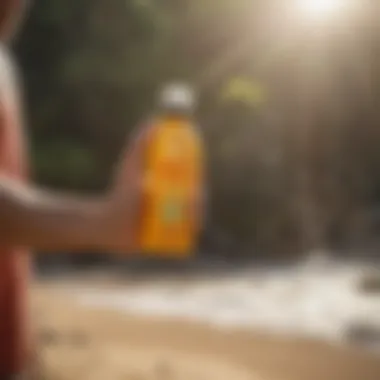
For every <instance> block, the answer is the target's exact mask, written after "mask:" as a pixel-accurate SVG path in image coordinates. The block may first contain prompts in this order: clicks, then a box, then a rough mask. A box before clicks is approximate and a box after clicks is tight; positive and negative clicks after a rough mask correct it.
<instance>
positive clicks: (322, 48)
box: [15, 0, 380, 255]
mask: <svg viewBox="0 0 380 380" xmlns="http://www.w3.org/2000/svg"><path fill="white" fill-rule="evenodd" d="M285 3H286V4H287V3H288V2H283V1H282V2H279V1H275V0H235V1H228V0H203V1H200V0H129V1H126V0H39V1H37V2H35V4H34V6H33V9H32V11H31V13H30V15H29V17H28V20H27V24H26V26H25V28H24V30H23V32H22V35H21V36H20V39H19V41H18V42H17V44H16V46H15V52H16V55H17V57H18V60H19V63H20V66H21V69H22V73H23V76H24V82H25V87H26V104H27V113H28V120H29V125H28V129H29V132H30V135H31V142H32V143H31V154H32V157H33V167H34V176H35V178H36V180H37V181H38V182H40V183H43V184H45V185H49V186H51V187H58V188H61V189H62V188H65V189H70V190H73V189H74V190H78V191H79V190H86V191H89V190H91V191H98V190H101V189H102V188H104V186H105V184H106V183H107V181H108V180H109V178H110V176H111V174H112V165H113V163H114V162H115V160H116V159H117V155H118V154H119V152H120V149H121V147H122V146H123V145H124V142H125V139H127V138H128V136H129V135H130V133H131V132H132V131H133V130H134V128H135V127H136V124H137V123H138V122H139V121H140V120H141V119H143V118H144V117H146V116H147V115H149V113H150V112H151V111H152V99H153V97H154V94H155V90H156V89H157V87H158V86H160V85H161V84H162V83H165V81H167V80H172V79H186V80H189V81H190V82H191V83H192V84H194V86H195V87H196V88H197V89H198V90H199V95H200V108H199V113H198V120H199V122H200V125H201V127H202V131H203V134H204V136H205V140H206V143H207V153H208V171H209V185H210V210H209V221H208V225H207V228H206V235H207V234H209V235H210V236H213V238H210V236H209V238H210V239H211V240H213V239H214V240H219V241H224V240H226V239H227V240H228V241H230V242H233V243H231V244H232V246H235V247H239V249H236V250H235V253H234V254H235V255H237V254H238V253H237V252H240V253H241V254H248V255H250V254H255V255H257V254H264V253H265V254H269V253H280V254H285V255H286V254H289V253H292V252H293V253H294V252H299V251H303V250H307V249H315V248H329V247H331V246H335V245H339V244H342V243H345V242H350V241H352V239H353V238H355V239H359V240H360V239H365V238H366V236H367V235H368V233H369V228H370V227H369V226H370V224H371V218H372V216H371V215H372V214H374V212H372V210H376V208H377V204H378V203H379V201H380V149H379V146H380V128H379V125H378V124H379V112H380V111H379V110H380V108H379V96H378V95H379V92H380V81H379V78H380V62H379V59H380V54H379V46H380V45H379V42H380V41H379V37H380V34H379V31H378V28H379V26H378V23H377V22H376V14H377V10H376V9H375V8H376V7H378V6H377V5H376V4H370V3H368V4H367V3H366V2H365V1H362V2H360V4H361V6H360V7H359V8H360V9H359V10H356V11H355V12H351V13H350V14H349V15H347V17H346V18H342V19H341V20H339V22H336V23H335V24H334V23H333V25H329V26H327V25H325V26H324V27H322V28H318V27H316V26H315V27H311V28H307V25H303V23H302V22H297V20H295V15H294V14H295V13H296V12H293V11H292V9H290V8H291V7H289V9H287V8H286V5H284V4H285ZM289 3H290V2H289ZM373 3H375V2H373ZM342 12H343V10H342ZM302 28H304V29H302ZM366 234H367V235H366ZM349 237H350V238H349ZM210 239H205V241H208V240H210ZM223 239H224V240H223ZM350 239H351V240H350ZM253 248H257V249H256V250H253ZM252 252H255V253H252Z"/></svg>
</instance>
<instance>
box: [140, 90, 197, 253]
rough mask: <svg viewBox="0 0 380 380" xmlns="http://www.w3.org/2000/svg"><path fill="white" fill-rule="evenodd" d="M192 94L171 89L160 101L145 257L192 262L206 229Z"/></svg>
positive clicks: (151, 143) (151, 152)
mask: <svg viewBox="0 0 380 380" xmlns="http://www.w3.org/2000/svg"><path fill="white" fill-rule="evenodd" d="M192 108H193V99H192V94H191V91H190V90H189V89H187V88H186V87H180V86H171V87H168V88H167V89H165V90H164V92H163V94H162V95H161V98H160V108H159V112H158V115H157V116H156V118H155V119H154V120H153V123H154V125H153V128H152V132H151V133H152V134H151V136H150V138H149V140H148V144H147V148H146V155H145V162H144V165H145V182H144V186H145V189H144V194H143V204H142V212H141V224H140V230H139V236H138V240H139V248H140V251H141V253H142V254H143V255H146V256H155V257H157V256H159V257H167V258H178V259H181V258H187V257H189V256H191V255H192V253H193V252H194V249H195V247H196V244H197V240H198V233H199V230H200V227H201V226H200V224H201V220H200V211H201V210H200V209H199V207H202V206H201V205H200V203H199V201H200V196H201V192H202V189H203V173H202V172H203V164H204V163H203V151H202V143H201V137H200V135H199V131H198V130H197V129H196V127H195V125H194V124H193V121H192V117H191V113H192V112H191V111H192Z"/></svg>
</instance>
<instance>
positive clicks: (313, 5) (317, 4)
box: [299, 0, 344, 20]
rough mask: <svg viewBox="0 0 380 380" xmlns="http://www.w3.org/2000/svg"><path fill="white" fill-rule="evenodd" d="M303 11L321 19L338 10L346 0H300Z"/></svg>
mask: <svg viewBox="0 0 380 380" xmlns="http://www.w3.org/2000/svg"><path fill="white" fill-rule="evenodd" d="M299 5H300V9H301V12H302V13H303V14H304V15H305V16H307V17H309V18H312V19H316V20H321V19H325V18H327V17H330V16H331V15H332V14H334V13H336V12H338V11H339V10H340V9H341V8H342V6H343V5H344V0H299Z"/></svg>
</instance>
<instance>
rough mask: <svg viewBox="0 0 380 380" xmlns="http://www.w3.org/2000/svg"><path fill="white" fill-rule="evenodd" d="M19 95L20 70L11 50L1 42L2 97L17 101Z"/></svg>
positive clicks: (0, 87)
mask: <svg viewBox="0 0 380 380" xmlns="http://www.w3.org/2000/svg"><path fill="white" fill-rule="evenodd" d="M17 97H18V72H17V69H16V65H15V63H14V61H13V58H12V55H11V54H10V52H9V50H8V49H7V48H6V47H5V46H3V45H1V44H0V99H1V101H2V102H4V101H5V100H10V101H15V100H16V98H17Z"/></svg>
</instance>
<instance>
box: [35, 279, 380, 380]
mask: <svg viewBox="0 0 380 380" xmlns="http://www.w3.org/2000/svg"><path fill="white" fill-rule="evenodd" d="M33 306H34V316H35V317H34V322H35V327H36V329H37V331H38V351H39V361H40V367H41V369H42V372H43V375H44V377H43V378H44V379H45V378H46V379H47V380H69V379H70V380H73V379H84V380H119V379H120V380H211V379H215V380H246V379H247V380H256V379H257V380H379V379H380V358H379V357H378V356H375V355H374V354H371V353H368V352H364V351H360V350H359V349H355V348H352V347H351V348H349V347H339V346H333V345H330V344H327V343H323V342H315V341H308V340H299V339H298V340H296V339H290V338H280V337H269V336H264V335H262V334H260V333H258V332H257V333H253V332H247V331H239V332H236V331H235V332H227V331H221V330H218V329H215V328H213V327H212V326H206V325H201V324H196V323H191V322H184V321H178V320H169V319H167V318H158V317H157V318H155V317H151V318H149V317H144V318H140V317H135V316H129V315H125V314H120V313H117V312H111V311H104V310H96V309H87V308H85V307H83V306H81V305H78V304H77V303H75V302H74V301H73V300H72V299H71V298H70V296H68V295H67V294H64V293H63V292H62V291H61V290H59V288H56V287H55V286H54V283H49V282H47V283H44V284H36V285H35V287H34V289H33Z"/></svg>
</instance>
